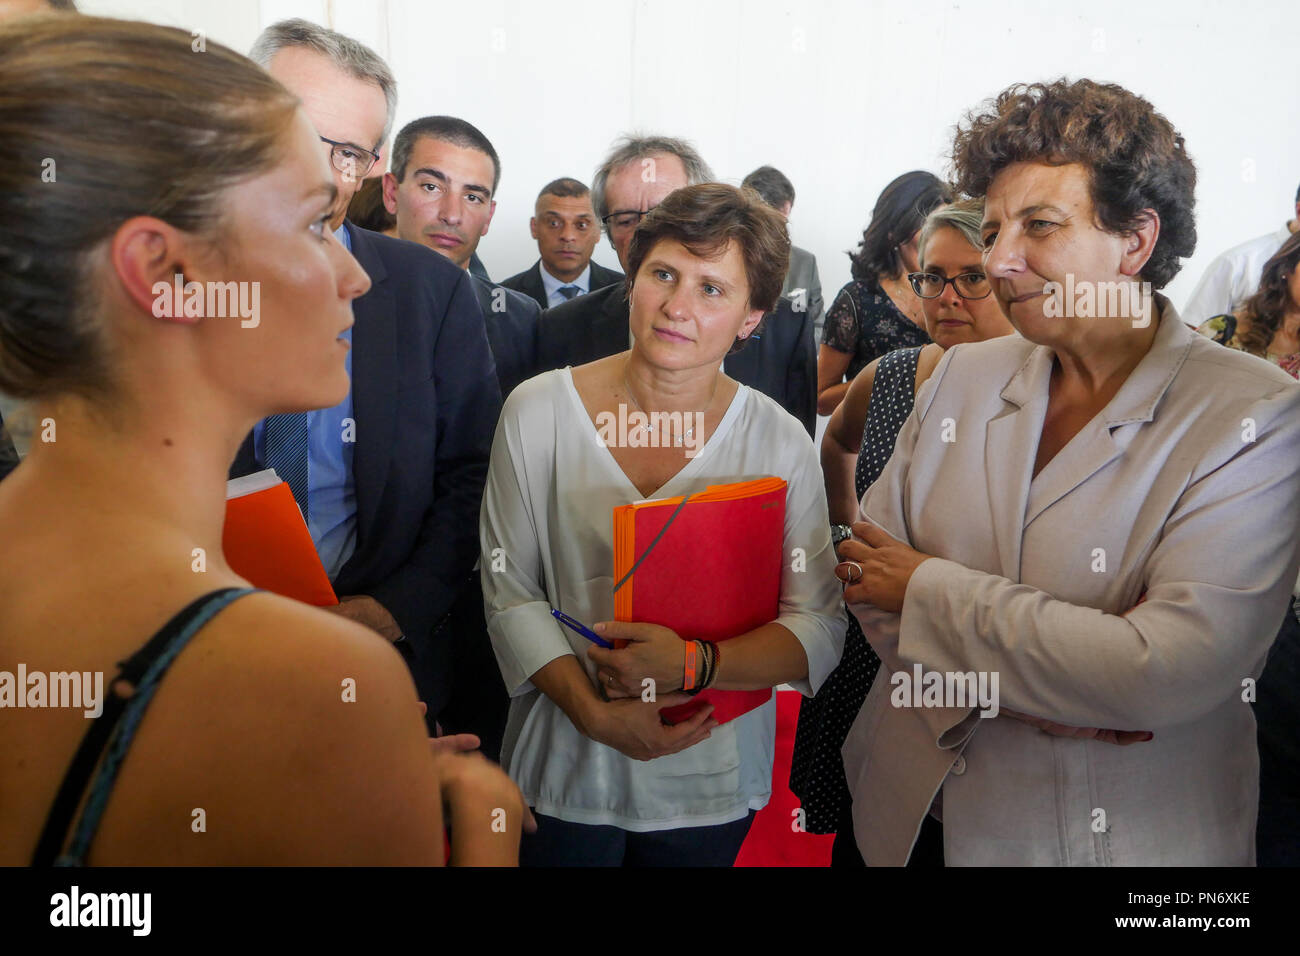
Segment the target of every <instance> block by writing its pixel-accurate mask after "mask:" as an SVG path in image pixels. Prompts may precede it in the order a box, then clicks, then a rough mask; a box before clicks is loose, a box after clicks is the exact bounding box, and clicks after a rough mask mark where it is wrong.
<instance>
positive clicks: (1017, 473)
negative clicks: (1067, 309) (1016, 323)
mask: <svg viewBox="0 0 1300 956" xmlns="http://www.w3.org/2000/svg"><path fill="white" fill-rule="evenodd" d="M1051 374H1052V353H1051V352H1050V351H1048V350H1047V349H1046V348H1044V347H1042V346H1040V347H1038V348H1036V349H1034V350H1033V351H1032V352H1030V353H1029V358H1027V359H1025V363H1024V364H1023V365H1022V366H1020V369H1019V370H1018V371H1017V372H1016V374H1015V375H1013V376H1012V377H1011V381H1009V382H1008V383H1007V384H1006V387H1005V388H1003V389H1002V392H1001V397H1002V400H1003V401H1004V402H1006V403H1007V404H1008V407H1007V408H1006V409H1004V410H1003V412H1002V414H1001V415H999V416H998V417H996V418H994V419H993V420H992V421H990V422H989V423H988V426H987V427H986V429H985V432H984V468H985V476H986V479H985V480H986V482H987V485H986V488H987V491H988V498H989V510H990V512H991V514H992V518H993V538H994V544H995V545H996V547H997V552H998V558H999V560H1000V561H1001V565H1002V574H1003V575H1004V576H1005V577H1008V578H1010V579H1011V580H1013V581H1019V580H1020V539H1021V537H1022V535H1021V532H1022V531H1023V530H1024V526H1025V503H1026V501H1027V500H1028V497H1029V484H1030V481H1031V479H1032V478H1033V471H1034V450H1035V449H1037V448H1038V439H1039V436H1040V435H1041V434H1042V431H1043V419H1044V418H1045V417H1046V415H1047V386H1048V383H1049V378H1050V376H1051ZM958 427H959V428H960V424H959V425H958Z"/></svg>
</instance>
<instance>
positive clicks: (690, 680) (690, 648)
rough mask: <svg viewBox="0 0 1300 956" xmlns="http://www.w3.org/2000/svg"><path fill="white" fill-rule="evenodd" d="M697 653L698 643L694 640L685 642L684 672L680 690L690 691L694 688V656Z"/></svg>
mask: <svg viewBox="0 0 1300 956" xmlns="http://www.w3.org/2000/svg"><path fill="white" fill-rule="evenodd" d="M698 653H699V645H698V644H696V643H695V642H694V641H687V642H686V673H685V675H684V677H683V679H682V690H686V691H690V690H694V689H695V658H696V655H697V654H698Z"/></svg>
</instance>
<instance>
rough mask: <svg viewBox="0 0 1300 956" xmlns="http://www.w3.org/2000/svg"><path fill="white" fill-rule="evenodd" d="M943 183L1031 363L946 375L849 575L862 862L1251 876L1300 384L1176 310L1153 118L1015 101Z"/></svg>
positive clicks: (1180, 244) (1294, 478)
mask: <svg viewBox="0 0 1300 956" xmlns="http://www.w3.org/2000/svg"><path fill="white" fill-rule="evenodd" d="M953 165H954V167H955V173H956V179H955V185H956V188H957V189H958V190H960V191H962V192H963V193H965V194H968V195H971V196H982V197H984V200H985V209H984V219H983V225H982V228H981V236H982V239H983V245H984V272H985V274H986V275H987V276H988V278H989V281H990V282H991V284H992V286H993V294H994V295H995V296H996V297H997V300H998V303H999V304H1000V305H1001V306H1002V308H1003V310H1004V311H1005V313H1006V315H1007V318H1008V319H1010V321H1011V324H1012V325H1013V326H1014V327H1015V328H1016V330H1017V331H1018V332H1019V333H1020V335H1019V336H1014V335H1008V336H1004V337H1000V338H993V339H988V340H986V341H982V342H972V343H968V344H962V345H954V346H953V347H952V348H950V349H948V351H947V352H945V353H944V356H943V358H942V359H941V360H940V361H939V364H938V366H937V367H936V368H935V371H934V372H933V373H932V375H931V376H930V379H929V381H927V382H926V384H925V387H924V388H923V389H922V390H921V392H920V393H919V394H918V395H917V398H916V402H915V406H914V408H913V410H912V412H911V414H910V415H909V416H908V418H907V421H906V423H905V424H904V425H903V428H902V430H901V431H900V432H899V434H898V439H897V442H896V444H895V446H894V452H893V456H892V457H891V458H890V460H889V463H888V464H887V465H886V466H885V468H884V471H883V472H882V473H881V475H880V477H879V478H878V479H877V480H876V482H875V483H874V484H873V485H872V486H871V488H870V489H869V490H868V491H867V493H866V494H865V495H864V497H863V499H862V502H861V510H862V515H861V519H862V520H860V521H859V522H858V523H857V524H855V525H854V526H853V531H854V535H855V537H854V538H853V539H852V540H849V541H845V542H844V543H842V544H841V545H840V546H839V556H840V558H841V559H842V563H841V564H840V565H839V566H838V567H837V569H836V573H837V576H838V577H840V579H841V580H842V581H844V583H845V600H846V602H847V603H848V604H849V607H850V610H851V611H852V612H853V613H854V615H855V616H856V617H857V618H858V620H859V622H860V623H861V625H862V631H863V634H864V635H865V636H866V638H867V640H868V641H869V642H870V643H871V645H872V646H873V647H874V648H875V650H876V652H877V653H878V654H879V655H880V658H881V661H882V664H881V668H880V672H879V673H878V674H877V676H876V680H875V682H874V684H873V685H872V688H871V691H870V693H869V694H868V696H867V700H866V702H865V703H864V704H863V706H862V710H861V712H860V713H859V714H858V717H857V720H856V721H855V722H854V724H853V727H852V728H851V730H850V732H849V738H848V740H847V741H846V743H845V745H844V749H843V755H844V763H845V770H846V773H847V778H848V781H849V788H850V792H851V794H852V799H853V823H854V835H855V837H856V839H857V843H858V848H859V850H860V851H861V853H862V856H863V858H864V860H865V861H866V863H867V864H868V865H873V866H874V865H879V864H891V863H892V864H899V863H903V862H904V861H906V860H907V859H908V858H909V856H911V855H913V854H917V855H921V854H924V853H925V848H927V847H935V848H937V849H938V850H939V851H940V852H941V854H942V859H943V860H944V862H945V863H947V864H952V865H994V864H1020V865H1058V866H1122V865H1233V866H1249V865H1252V864H1254V863H1255V820H1256V811H1257V806H1258V799H1259V756H1258V753H1257V750H1256V743H1255V718H1254V716H1253V714H1252V711H1251V707H1250V704H1249V703H1248V701H1249V700H1250V699H1251V697H1252V695H1250V694H1247V693H1245V692H1244V690H1243V688H1247V687H1252V686H1253V684H1254V681H1255V680H1257V679H1258V678H1259V675H1260V672H1261V670H1262V668H1263V665H1264V660H1265V657H1266V655H1267V653H1268V650H1269V646H1270V645H1271V644H1272V643H1273V638H1274V635H1275V634H1276V633H1277V629H1278V625H1279V624H1280V623H1281V622H1282V620H1283V615H1284V612H1285V611H1286V609H1287V607H1288V605H1289V603H1290V598H1291V590H1292V586H1293V585H1294V583H1295V580H1296V571H1297V569H1298V568H1300V535H1298V534H1297V533H1296V532H1297V526H1300V471H1298V470H1297V469H1296V467H1295V463H1296V460H1297V457H1298V456H1300V385H1298V384H1297V383H1296V381H1295V380H1294V379H1292V378H1291V377H1290V376H1289V375H1287V374H1286V373H1285V372H1282V371H1281V370H1279V369H1276V368H1273V367H1270V366H1269V365H1267V364H1265V363H1262V362H1260V361H1259V360H1257V359H1255V358H1252V357H1251V356H1248V355H1243V354H1242V353H1240V352H1235V351H1233V350H1231V349H1224V348H1219V347H1218V346H1216V345H1215V344H1214V343H1213V342H1210V341H1208V340H1207V339H1206V338H1204V337H1203V336H1200V335H1197V334H1196V333H1195V332H1194V331H1193V330H1192V329H1190V328H1189V327H1188V326H1187V325H1185V324H1184V323H1183V322H1182V321H1181V320H1180V319H1179V318H1178V315H1177V313H1176V312H1175V311H1174V309H1173V306H1172V305H1171V304H1170V303H1169V301H1168V299H1166V298H1165V297H1164V296H1162V295H1160V294H1159V292H1158V290H1159V289H1161V288H1163V287H1164V286H1165V285H1166V284H1167V283H1168V282H1169V281H1170V280H1171V279H1172V278H1173V277H1174V275H1175V274H1176V273H1177V272H1178V269H1179V267H1180V262H1179V260H1180V259H1181V258H1185V257H1187V256H1189V255H1190V254H1191V253H1192V251H1193V249H1194V248H1195V243H1196V232H1195V225H1194V218H1193V192H1194V187H1195V183H1196V170H1195V167H1194V166H1193V164H1192V161H1191V158H1190V157H1189V156H1188V155H1187V152H1186V149H1185V147H1184V142H1183V138H1182V136H1180V135H1179V134H1178V132H1177V131H1176V130H1175V129H1174V127H1173V125H1172V124H1171V123H1170V122H1169V120H1167V119H1166V118H1165V117H1164V116H1162V115H1161V114H1160V113H1158V112H1157V111H1156V110H1155V108H1154V107H1153V106H1152V105H1151V104H1150V103H1149V102H1147V101H1146V100H1145V99H1143V98H1141V97H1139V96H1137V95H1135V94H1133V93H1130V92H1129V91H1128V90H1125V89H1123V88H1122V87H1119V86H1115V85H1109V84H1100V83H1096V82H1093V81H1091V80H1078V81H1075V82H1070V81H1067V80H1059V81H1056V82H1053V83H1046V84H1043V83H1036V84H1033V85H1029V86H1024V85H1017V86H1013V87H1011V88H1010V89H1007V90H1005V91H1004V92H1003V93H1001V94H1000V95H999V96H998V97H997V99H996V101H994V102H993V103H991V104H989V105H988V106H987V107H986V108H983V109H981V110H980V111H977V112H976V113H974V114H972V115H971V116H970V117H968V119H967V120H966V122H965V123H963V124H962V125H961V126H960V127H959V128H958V132H957V136H956V142H955V144H954V151H953ZM1008 718H1011V719H1008ZM935 856H936V858H937V857H938V854H935Z"/></svg>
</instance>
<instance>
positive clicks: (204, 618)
mask: <svg viewBox="0 0 1300 956" xmlns="http://www.w3.org/2000/svg"><path fill="white" fill-rule="evenodd" d="M252 593H254V590H253V589H250V588H222V589H220V590H217V591H212V592H210V593H208V594H205V595H203V596H202V597H200V598H197V599H196V600H194V601H192V602H191V603H190V604H189V605H187V606H186V607H185V608H184V609H183V610H181V611H180V612H179V613H178V614H176V616H175V617H173V618H172V619H171V620H170V621H168V622H167V623H166V624H164V625H163V626H162V628H161V629H160V630H159V631H158V633H157V634H155V635H154V636H153V637H152V638H150V639H149V642H148V643H147V644H145V645H144V646H143V647H142V648H140V650H138V651H136V652H135V653H134V654H132V655H131V656H130V657H128V658H127V659H126V660H124V661H119V662H118V673H117V676H116V677H115V678H114V679H113V681H112V682H111V683H110V684H109V688H108V693H107V694H106V695H105V696H106V699H105V701H104V707H103V711H102V712H101V713H100V715H99V716H98V717H96V718H95V722H94V723H93V724H91V725H90V729H89V730H87V731H86V736H85V737H84V738H82V741H81V746H80V747H78V748H77V753H76V755H75V756H74V757H73V758H72V763H71V764H70V765H69V766H68V771H67V773H66V774H64V777H63V783H62V785H61V786H60V787H59V792H58V795H57V796H56V797H55V798H54V803H53V805H52V806H51V807H50V813H49V816H48V817H47V818H46V821H45V828H44V829H43V830H42V831H41V838H40V840H39V841H38V842H37V844H36V852H35V853H34V854H33V855H32V866H81V865H82V863H83V862H84V860H85V858H86V854H87V853H88V852H89V851H90V844H91V841H92V840H93V839H94V837H95V831H96V830H97V829H98V828H99V821H100V818H101V817H102V816H103V813H104V808H105V807H106V806H107V804H108V797H109V794H110V793H111V792H112V789H113V783H114V782H115V781H116V779H117V772H118V769H119V768H120V767H121V765H122V760H123V758H124V757H125V756H126V753H127V750H128V749H129V748H130V746H131V741H132V740H133V739H134V737H135V732H136V729H137V728H138V727H139V724H140V721H141V719H142V718H143V717H144V713H145V710H146V709H147V708H148V706H149V702H150V700H152V699H153V695H154V692H155V691H156V690H157V688H158V683H159V681H161V680H162V677H163V674H164V673H166V671H167V668H168V667H169V666H170V665H171V662H172V661H173V660H175V659H176V656H177V655H178V654H179V653H180V652H181V651H182V650H183V649H184V648H185V645H186V644H188V643H189V641H190V639H191V638H192V637H194V635H195V634H197V633H198V632H199V630H200V629H201V628H202V627H203V625H205V624H207V623H208V621H210V620H212V618H213V617H215V616H216V615H217V613H218V612H220V611H221V610H222V609H223V608H225V607H226V605H228V604H230V603H231V602H232V601H234V600H235V599H237V598H240V597H243V596H244V595H245V594H252ZM119 684H125V685H129V686H127V687H125V688H124V693H126V694H129V695H130V696H119V694H117V693H115V691H116V689H117V687H118V685H119ZM105 749H107V751H108V753H107V756H104V751H105ZM101 756H104V759H103V762H102V763H101V761H100V757H101ZM97 765H98V766H99V770H98V772H97V773H95V767H96V766H97ZM92 773H94V774H95V776H94V780H93V781H91V783H90V795H89V797H88V798H87V800H86V804H85V807H84V809H83V810H82V812H81V817H80V819H79V820H78V821H77V825H76V829H75V830H74V831H73V837H72V842H71V844H70V845H69V846H68V849H67V851H66V852H62V853H61V851H62V849H63V845H64V842H65V841H66V840H67V836H68V831H69V829H70V828H71V827H72V820H73V817H74V816H75V815H76V812H77V807H78V805H79V804H81V798H82V794H83V793H85V791H86V784H87V781H90V780H91V774H92Z"/></svg>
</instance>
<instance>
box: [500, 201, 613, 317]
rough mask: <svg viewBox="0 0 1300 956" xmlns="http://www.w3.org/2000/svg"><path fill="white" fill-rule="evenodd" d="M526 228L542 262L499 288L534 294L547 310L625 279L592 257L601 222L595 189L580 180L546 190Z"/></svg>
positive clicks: (539, 303) (598, 239)
mask: <svg viewBox="0 0 1300 956" xmlns="http://www.w3.org/2000/svg"><path fill="white" fill-rule="evenodd" d="M528 228H529V230H530V231H531V232H532V236H533V238H534V239H536V240H537V251H538V252H539V253H540V254H541V258H539V259H538V260H537V262H535V263H533V267H532V268H531V269H525V270H524V271H523V272H521V273H519V274H518V275H514V276H511V277H510V278H509V279H504V280H502V282H501V284H502V285H503V286H505V287H506V288H507V289H515V290H517V291H519V292H522V293H524V294H525V295H530V296H532V297H533V299H535V300H536V301H537V304H538V305H540V306H541V307H542V308H543V309H549V308H551V306H555V305H562V304H563V303H565V302H568V301H569V300H570V299H576V298H577V297H578V296H580V295H586V294H587V293H588V292H594V291H595V290H597V289H603V288H604V287H605V286H607V285H612V284H613V283H615V282H619V281H621V280H622V279H623V273H621V272H615V271H614V270H613V269H606V268H605V267H604V266H602V265H601V264H600V263H598V262H596V261H595V260H593V259H592V258H591V254H592V252H594V251H595V249H596V244H597V243H598V242H600V220H599V219H597V218H596V211H595V209H594V208H593V207H592V204H591V190H589V189H588V188H587V187H586V186H585V185H583V184H582V183H580V182H578V180H576V179H571V178H569V177H567V176H564V177H561V178H560V179H556V180H552V181H551V182H549V183H547V184H546V185H545V186H543V187H542V191H541V192H540V193H538V194H537V202H536V204H535V205H534V208H533V218H532V219H530V220H529V221H528Z"/></svg>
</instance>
